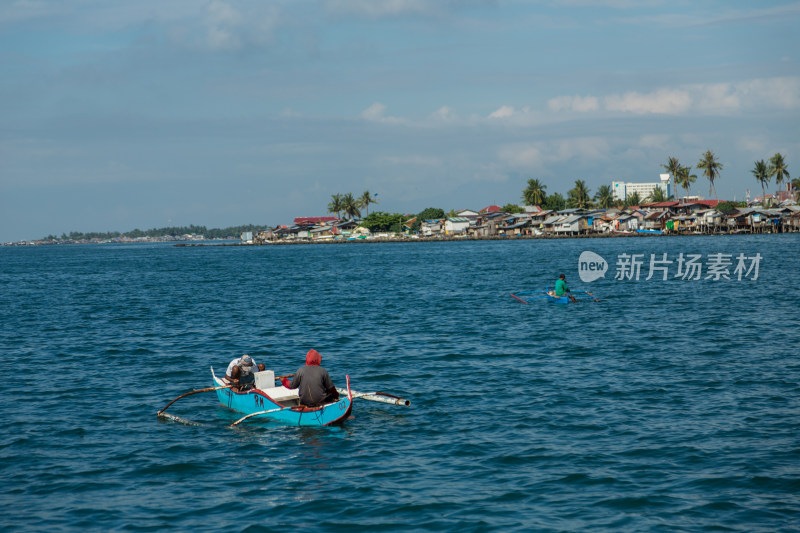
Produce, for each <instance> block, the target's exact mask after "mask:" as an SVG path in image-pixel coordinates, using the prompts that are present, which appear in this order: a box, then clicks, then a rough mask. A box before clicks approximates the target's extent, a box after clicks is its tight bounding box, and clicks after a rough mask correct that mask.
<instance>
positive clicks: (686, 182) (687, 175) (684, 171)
mask: <svg viewBox="0 0 800 533" xmlns="http://www.w3.org/2000/svg"><path fill="white" fill-rule="evenodd" d="M675 180H676V183H677V184H678V185H680V186H681V187H683V190H685V191H686V196H689V187H691V186H692V183H694V182H695V181H697V174H692V167H683V166H682V167H680V168H679V169H678V173H677V174H676V177H675Z"/></svg>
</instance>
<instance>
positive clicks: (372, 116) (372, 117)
mask: <svg viewBox="0 0 800 533" xmlns="http://www.w3.org/2000/svg"><path fill="white" fill-rule="evenodd" d="M385 113H386V106H385V105H384V104H382V103H380V102H375V103H374V104H372V105H371V106H369V107H368V108H366V109H365V110H364V111H362V112H361V118H363V119H364V120H369V121H371V122H382V123H386V124H400V123H402V122H404V120H403V119H402V118H399V117H391V116H388V117H387V116H386V115H385Z"/></svg>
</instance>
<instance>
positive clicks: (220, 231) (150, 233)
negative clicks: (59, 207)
mask: <svg viewBox="0 0 800 533" xmlns="http://www.w3.org/2000/svg"><path fill="white" fill-rule="evenodd" d="M265 229H267V227H266V226H258V225H253V224H248V225H244V226H231V227H229V228H206V227H205V226H195V225H190V226H184V227H166V228H153V229H149V230H140V229H134V230H132V231H126V232H124V233H120V232H119V231H109V232H89V233H82V232H78V231H72V232H70V233H69V234H67V233H62V234H61V237H56V236H54V235H48V236H47V237H45V238H44V239H42V240H45V241H57V240H62V241H82V240H92V239H101V240H111V239H120V238H128V239H141V238H144V237H147V238H152V239H157V238H164V237H181V236H183V235H202V236H203V237H205V238H206V239H225V238H228V237H234V238H237V239H238V238H239V236H240V235H241V234H242V232H243V231H252V232H258V231H263V230H265Z"/></svg>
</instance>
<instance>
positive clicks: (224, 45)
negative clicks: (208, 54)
mask: <svg viewBox="0 0 800 533" xmlns="http://www.w3.org/2000/svg"><path fill="white" fill-rule="evenodd" d="M206 21H207V25H208V30H207V38H206V41H207V44H208V46H209V48H211V49H212V50H236V49H237V48H240V47H241V46H242V40H241V38H240V37H239V35H238V31H239V30H240V27H241V24H242V15H241V13H239V12H238V11H237V10H236V9H234V8H233V7H231V6H230V5H228V4H226V3H225V2H219V1H217V0H215V1H213V2H211V3H210V4H209V5H208V8H207V17H206Z"/></svg>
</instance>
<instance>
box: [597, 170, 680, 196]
mask: <svg viewBox="0 0 800 533" xmlns="http://www.w3.org/2000/svg"><path fill="white" fill-rule="evenodd" d="M659 178H660V181H654V182H651V183H633V182H629V181H612V182H611V191H612V193H613V195H614V200H622V201H625V199H626V198H627V197H628V196H630V195H631V194H634V193H636V194H638V195H639V198H640V199H641V200H643V201H644V200H646V199H647V197H648V196H650V194H651V193H652V192H653V191H654V190H655V189H661V190H662V191H664V194H665V195H666V197H667V198H669V197H670V196H671V195H672V192H671V191H672V188H671V186H670V181H669V174H660V175H659Z"/></svg>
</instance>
